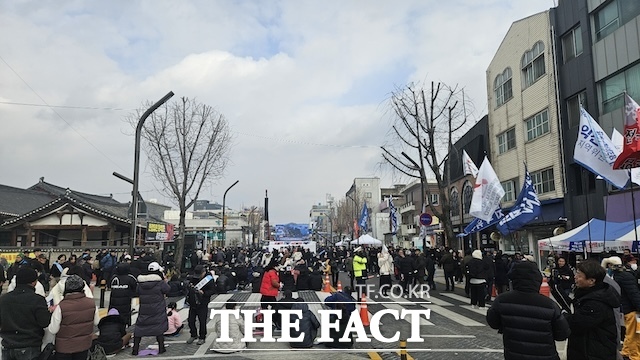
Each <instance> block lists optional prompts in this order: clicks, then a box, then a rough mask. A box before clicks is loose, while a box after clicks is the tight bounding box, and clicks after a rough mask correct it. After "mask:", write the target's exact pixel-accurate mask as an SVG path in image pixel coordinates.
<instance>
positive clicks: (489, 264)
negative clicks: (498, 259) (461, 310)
mask: <svg viewBox="0 0 640 360" xmlns="http://www.w3.org/2000/svg"><path fill="white" fill-rule="evenodd" d="M482 261H484V262H485V264H486V266H485V269H486V270H487V283H486V285H485V295H486V298H485V301H486V302H489V301H491V292H492V290H493V281H494V278H495V276H496V268H495V265H494V263H493V254H492V253H491V252H490V251H487V252H486V253H485V254H484V257H483V258H482Z"/></svg>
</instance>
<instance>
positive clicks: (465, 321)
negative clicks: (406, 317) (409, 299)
mask: <svg viewBox="0 0 640 360" xmlns="http://www.w3.org/2000/svg"><path fill="white" fill-rule="evenodd" d="M421 305H422V307H425V308H427V309H431V311H433V312H435V313H436V314H439V315H442V316H444V317H446V318H448V319H450V320H452V321H455V322H457V323H458V324H460V325H463V326H485V324H482V323H479V322H477V321H475V320H473V319H470V318H468V317H466V316H464V315H461V314H458V313H456V312H455V311H451V310H448V309H445V308H443V307H442V306H439V305H434V304H421Z"/></svg>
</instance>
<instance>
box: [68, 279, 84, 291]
mask: <svg viewBox="0 0 640 360" xmlns="http://www.w3.org/2000/svg"><path fill="white" fill-rule="evenodd" d="M83 290H84V280H82V278H81V277H80V276H78V275H70V276H69V277H68V278H67V280H66V281H65V282H64V293H65V294H69V293H74V292H81V291H83Z"/></svg>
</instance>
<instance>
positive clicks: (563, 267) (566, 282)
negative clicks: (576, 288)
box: [553, 257, 574, 298]
mask: <svg viewBox="0 0 640 360" xmlns="http://www.w3.org/2000/svg"><path fill="white" fill-rule="evenodd" d="M556 264H557V265H558V267H557V268H556V269H554V272H553V277H554V281H555V283H556V284H557V285H558V288H559V289H560V291H562V292H564V294H565V295H567V298H569V294H571V290H572V289H573V284H574V273H573V269H572V268H571V266H569V264H567V260H566V259H565V258H562V257H561V258H558V260H557V262H556Z"/></svg>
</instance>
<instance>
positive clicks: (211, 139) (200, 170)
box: [131, 97, 232, 269]
mask: <svg viewBox="0 0 640 360" xmlns="http://www.w3.org/2000/svg"><path fill="white" fill-rule="evenodd" d="M139 115H140V114H136V115H135V116H133V117H132V118H131V120H132V122H133V123H135V121H136V120H135V119H137V118H138V117H139ZM142 136H143V138H144V140H146V141H145V142H144V149H145V152H146V154H147V158H148V162H149V168H150V169H151V172H152V174H153V176H154V177H155V178H156V179H157V181H158V183H160V184H162V185H161V187H160V188H159V191H161V192H162V193H164V194H166V195H167V196H168V197H169V198H171V199H172V200H173V201H175V204H176V205H177V206H178V209H179V210H180V222H179V226H178V229H179V230H178V231H179V232H178V238H177V239H176V244H175V245H176V252H175V260H176V266H177V267H178V269H180V268H181V266H182V260H183V258H184V254H183V253H184V238H185V215H186V212H187V209H188V208H189V207H191V206H192V205H193V203H194V202H195V201H196V199H198V196H199V195H200V190H202V188H203V187H204V186H205V184H211V183H213V182H215V181H216V180H218V179H220V178H221V177H222V176H223V174H224V170H225V168H226V166H227V163H228V161H229V152H230V149H231V143H232V139H231V135H230V132H229V124H228V122H227V119H226V118H225V117H224V115H222V114H220V113H219V112H217V111H216V110H215V109H214V108H212V107H211V106H209V105H205V104H202V103H199V102H197V101H196V100H192V99H189V98H185V97H183V98H181V99H180V100H178V101H175V102H171V103H167V104H164V105H163V106H162V107H160V108H159V109H158V110H157V111H156V112H154V113H153V114H151V116H150V117H149V118H148V119H147V122H146V123H145V125H144V129H143V131H142Z"/></svg>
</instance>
